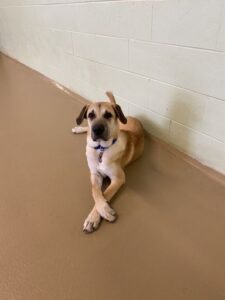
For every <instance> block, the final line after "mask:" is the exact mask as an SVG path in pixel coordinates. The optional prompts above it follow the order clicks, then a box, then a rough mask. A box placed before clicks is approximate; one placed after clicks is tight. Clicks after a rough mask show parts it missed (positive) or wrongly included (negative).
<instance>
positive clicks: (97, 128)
mask: <svg viewBox="0 0 225 300" xmlns="http://www.w3.org/2000/svg"><path fill="white" fill-rule="evenodd" d="M92 131H93V132H94V134H95V135H96V136H101V135H102V134H103V132H104V131H105V126H104V125H102V124H95V125H94V126H93V127H92Z"/></svg>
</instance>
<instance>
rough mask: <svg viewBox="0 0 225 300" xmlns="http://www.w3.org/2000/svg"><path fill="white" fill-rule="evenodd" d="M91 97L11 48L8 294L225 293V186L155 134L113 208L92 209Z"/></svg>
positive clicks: (4, 95)
mask: <svg viewBox="0 0 225 300" xmlns="http://www.w3.org/2000/svg"><path fill="white" fill-rule="evenodd" d="M81 108H82V103H81V102H79V101H78V100H77V99H76V96H73V95H72V96H71V95H68V94H66V93H64V92H63V91H61V90H60V89H58V88H56V87H55V86H54V85H53V84H52V83H50V82H49V81H48V80H47V79H45V78H43V77H42V76H41V75H40V74H38V73H36V72H34V71H31V70H30V69H28V68H26V67H24V66H23V65H21V64H19V63H16V62H15V61H13V60H11V59H9V58H6V57H5V56H3V55H0V142H1V147H0V299H1V300H19V299H21V300H33V299H35V300H36V299H37V300H39V299H47V300H51V299H52V300H57V299H59V300H67V299H68V300H126V299H129V300H137V299H139V300H140V299H141V300H147V299H151V300H158V299H162V300H168V299H171V300H176V299H178V300H182V299H188V300H190V299H196V300H200V299H202V300H207V299H210V300H219V299H225V187H224V185H222V184H220V183H219V182H217V181H214V180H212V178H210V177H208V176H207V175H205V174H204V173H202V172H201V171H200V170H198V169H197V168H194V167H193V166H191V165H190V164H188V163H187V162H185V161H184V160H182V159H180V158H179V157H178V156H176V155H175V154H174V153H171V151H169V150H168V149H167V148H165V147H163V146H161V145H160V144H158V143H156V142H152V141H151V140H147V141H146V150H145V153H144V156H143V157H142V158H141V159H140V160H139V161H137V162H135V163H134V164H133V165H131V166H130V167H128V168H127V171H126V174H127V182H126V185H125V186H124V188H122V190H121V191H120V192H119V194H118V195H117V196H116V198H115V200H114V202H113V203H112V206H113V207H114V208H115V209H116V211H117V212H118V215H119V218H118V220H117V222H116V223H114V224H110V223H107V222H105V221H103V222H102V224H101V227H100V229H99V230H98V231H96V232H95V233H93V234H89V235H87V234H84V233H83V232H82V224H83V221H84V219H85V217H86V216H87V214H88V213H89V211H90V209H91V208H92V206H93V200H92V198H91V188H90V182H89V172H88V168H87V164H86V158H85V135H76V136H75V135H73V134H72V133H71V128H72V127H73V126H74V122H75V118H76V116H77V114H78V112H79V111H80V109H81Z"/></svg>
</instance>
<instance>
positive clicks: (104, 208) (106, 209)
mask: <svg viewBox="0 0 225 300" xmlns="http://www.w3.org/2000/svg"><path fill="white" fill-rule="evenodd" d="M96 208H97V211H98V212H99V214H100V215H101V216H102V217H103V218H104V219H105V220H107V221H109V222H114V221H115V220H116V212H115V210H114V209H112V208H111V207H110V206H109V204H108V203H107V202H101V203H98V204H96Z"/></svg>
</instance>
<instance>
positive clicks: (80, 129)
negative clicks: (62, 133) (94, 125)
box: [72, 126, 88, 133]
mask: <svg viewBox="0 0 225 300" xmlns="http://www.w3.org/2000/svg"><path fill="white" fill-rule="evenodd" d="M87 131H88V127H82V126H75V127H74V128H72V132H73V133H84V132H87Z"/></svg>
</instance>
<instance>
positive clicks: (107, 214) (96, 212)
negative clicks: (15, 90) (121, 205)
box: [83, 202, 116, 233]
mask: <svg viewBox="0 0 225 300" xmlns="http://www.w3.org/2000/svg"><path fill="white" fill-rule="evenodd" d="M101 217H102V218H104V219H105V220H107V221H109V222H114V221H115V220H116V212H115V210H114V209H112V208H111V207H110V206H109V204H108V203H107V202H101V203H98V204H97V205H96V206H95V207H94V208H93V209H92V211H91V212H90V214H89V215H88V217H87V218H86V220H85V222H84V225H83V231H85V232H87V233H90V232H93V231H94V230H96V229H97V228H98V227H99V225H100V222H101Z"/></svg>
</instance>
